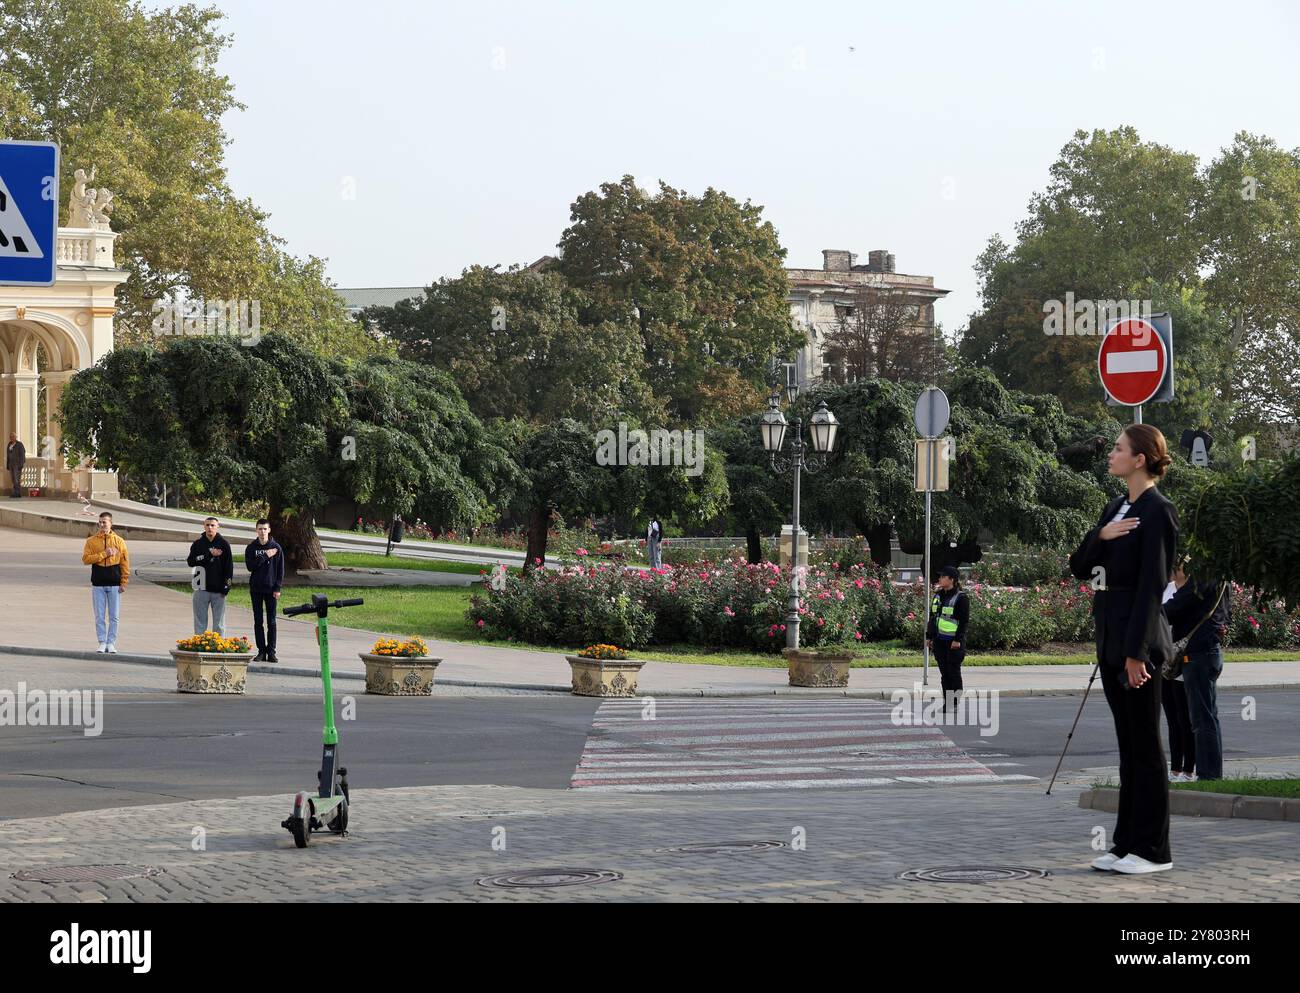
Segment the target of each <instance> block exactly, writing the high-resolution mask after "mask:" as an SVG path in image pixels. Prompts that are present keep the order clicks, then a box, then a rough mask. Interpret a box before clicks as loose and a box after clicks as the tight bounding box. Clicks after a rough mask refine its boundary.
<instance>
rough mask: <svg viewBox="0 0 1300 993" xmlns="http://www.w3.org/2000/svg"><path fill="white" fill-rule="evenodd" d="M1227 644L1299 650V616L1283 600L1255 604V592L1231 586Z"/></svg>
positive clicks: (1238, 586) (1234, 585) (1259, 601)
mask: <svg viewBox="0 0 1300 993" xmlns="http://www.w3.org/2000/svg"><path fill="white" fill-rule="evenodd" d="M1231 595H1232V605H1231V620H1230V622H1229V625H1228V643H1229V644H1231V645H1236V646H1238V647H1241V648H1300V612H1296V611H1288V610H1287V609H1286V605H1285V604H1284V603H1283V602H1282V601H1281V600H1262V601H1261V600H1256V598H1255V595H1254V593H1253V591H1251V590H1248V589H1246V587H1244V586H1240V585H1238V584H1237V583H1233V584H1232V594H1231Z"/></svg>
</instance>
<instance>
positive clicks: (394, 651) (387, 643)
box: [370, 636, 429, 659]
mask: <svg viewBox="0 0 1300 993" xmlns="http://www.w3.org/2000/svg"><path fill="white" fill-rule="evenodd" d="M370 654H371V655H385V656H390V657H392V658H404V659H410V658H418V657H421V656H424V655H428V654H429V646H428V645H426V644H425V643H424V641H423V639H421V638H418V637H414V636H413V637H410V638H407V639H406V640H405V641H398V640H397V639H396V638H380V639H379V640H378V641H376V642H375V643H374V645H373V646H372V647H371V649H370Z"/></svg>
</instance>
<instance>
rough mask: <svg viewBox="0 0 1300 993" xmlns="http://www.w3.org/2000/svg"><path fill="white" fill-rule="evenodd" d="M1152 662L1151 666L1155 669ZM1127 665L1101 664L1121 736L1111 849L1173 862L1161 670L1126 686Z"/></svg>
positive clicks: (1118, 853) (1145, 857)
mask: <svg viewBox="0 0 1300 993" xmlns="http://www.w3.org/2000/svg"><path fill="white" fill-rule="evenodd" d="M1152 668H1154V667H1153V666H1150V665H1148V667H1147V670H1148V671H1150V670H1151V669H1152ZM1122 672H1123V668H1122V667H1116V666H1114V665H1107V664H1105V663H1104V662H1103V663H1102V665H1101V687H1102V689H1103V690H1104V691H1105V693H1106V702H1107V703H1108V704H1110V712H1111V716H1112V717H1114V718H1115V736H1116V737H1117V738H1118V739H1119V763H1120V764H1119V815H1118V817H1117V818H1116V820H1115V835H1114V837H1113V838H1112V839H1111V840H1112V842H1113V844H1112V845H1111V849H1110V850H1111V851H1112V852H1114V853H1115V854H1116V855H1120V856H1124V855H1128V854H1130V853H1132V854H1134V855H1138V856H1140V857H1142V858H1144V859H1147V860H1148V861H1150V862H1159V863H1162V864H1163V863H1165V862H1172V861H1173V856H1172V855H1171V854H1170V851H1169V779H1168V776H1169V773H1168V771H1167V769H1166V766H1165V753H1164V749H1163V748H1162V747H1161V744H1160V670H1159V669H1156V671H1155V675H1154V676H1152V677H1151V678H1150V679H1149V680H1147V681H1146V682H1145V683H1143V684H1142V686H1141V688H1140V689H1136V690H1131V689H1125V687H1124V685H1123V684H1122V683H1121V682H1120V674H1121V673H1122Z"/></svg>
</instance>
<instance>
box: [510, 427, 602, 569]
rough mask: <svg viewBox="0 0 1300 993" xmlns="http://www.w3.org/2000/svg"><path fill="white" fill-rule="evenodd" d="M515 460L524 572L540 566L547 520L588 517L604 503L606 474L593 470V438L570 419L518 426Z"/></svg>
mask: <svg viewBox="0 0 1300 993" xmlns="http://www.w3.org/2000/svg"><path fill="white" fill-rule="evenodd" d="M513 439H514V445H513V451H514V453H515V459H516V461H517V462H518V464H519V466H520V468H521V469H522V470H523V472H524V476H525V480H526V482H525V485H524V486H522V487H521V488H520V489H519V491H518V494H519V495H518V506H519V509H520V510H521V511H522V512H523V513H524V515H525V516H526V519H527V521H528V553H527V560H526V561H525V563H524V568H525V569H526V570H531V569H535V568H541V567H543V566H545V564H546V538H547V530H548V529H549V527H550V523H551V514H553V513H555V512H556V511H558V512H559V513H560V514H562V515H564V516H565V517H577V516H580V515H584V514H592V513H595V512H597V511H599V510H600V509H602V508H603V507H604V505H605V503H606V501H607V500H608V494H609V485H610V479H609V474H608V473H607V472H606V471H604V470H603V469H598V468H597V466H596V465H595V456H594V453H595V450H596V441H595V436H594V435H593V434H592V433H591V431H589V430H588V429H587V428H586V427H584V426H583V425H582V424H580V423H578V422H577V421H575V420H573V419H572V418H567V417H566V418H561V419H560V420H558V421H552V422H551V423H549V424H544V425H542V426H540V427H529V426H527V425H523V424H518V426H517V428H516V430H515V432H514V435H513Z"/></svg>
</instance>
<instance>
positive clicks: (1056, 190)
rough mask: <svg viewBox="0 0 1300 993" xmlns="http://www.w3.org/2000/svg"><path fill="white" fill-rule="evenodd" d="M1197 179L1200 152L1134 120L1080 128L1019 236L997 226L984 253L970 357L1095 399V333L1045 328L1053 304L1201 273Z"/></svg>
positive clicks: (964, 345)
mask: <svg viewBox="0 0 1300 993" xmlns="http://www.w3.org/2000/svg"><path fill="white" fill-rule="evenodd" d="M1200 191H1201V184H1200V181H1199V178H1198V175H1197V163H1196V158H1195V156H1193V155H1189V154H1186V153H1182V152H1177V151H1175V150H1173V149H1170V148H1168V147H1167V146H1164V145H1159V144H1155V143H1151V142H1143V141H1142V140H1141V139H1140V137H1139V136H1138V134H1137V132H1136V131H1135V130H1134V129H1133V128H1129V127H1122V128H1117V129H1116V130H1114V131H1094V132H1092V133H1091V134H1089V133H1087V132H1084V131H1078V132H1076V133H1075V134H1074V136H1073V137H1072V138H1071V140H1070V141H1069V142H1068V143H1067V144H1066V145H1065V147H1064V148H1063V149H1062V150H1061V155H1060V157H1059V158H1058V159H1057V161H1056V162H1055V163H1053V164H1052V166H1051V170H1050V181H1049V183H1048V185H1047V187H1046V188H1045V189H1044V190H1043V191H1042V192H1040V193H1036V194H1035V195H1034V196H1033V197H1032V198H1031V200H1030V203H1029V210H1028V215H1027V216H1026V217H1025V218H1024V219H1022V220H1021V221H1019V222H1018V223H1017V225H1016V242H1015V244H1014V245H1007V244H1006V243H1005V242H1004V241H1003V240H1002V239H1001V238H1000V237H998V236H996V235H995V236H993V237H992V238H991V239H990V240H989V243H988V245H987V247H986V248H985V250H984V252H982V253H981V255H980V256H979V258H978V259H977V260H976V263H975V270H976V274H977V276H978V277H979V283H980V294H981V301H982V309H981V310H980V311H979V312H978V313H976V314H973V315H972V316H971V320H970V324H969V326H968V328H967V329H966V331H965V332H964V334H963V335H962V340H961V344H960V354H961V356H962V358H963V359H965V360H966V361H967V362H971V363H975V364H979V365H984V366H987V367H989V368H991V369H992V370H993V371H994V372H995V373H997V375H998V377H999V378H1000V379H1001V380H1002V382H1003V383H1004V384H1005V385H1006V386H1008V387H1010V388H1012V389H1020V390H1027V391H1032V392H1039V393H1052V394H1055V395H1056V396H1058V397H1060V398H1061V400H1062V402H1063V403H1065V404H1067V405H1068V407H1069V409H1071V410H1072V411H1075V412H1086V411H1089V410H1090V409H1095V408H1096V406H1097V404H1098V403H1100V400H1101V390H1100V386H1099V385H1098V382H1097V375H1096V355H1097V348H1098V345H1099V342H1098V339H1097V338H1096V337H1094V336H1091V335H1084V336H1076V335H1069V334H1066V335H1049V334H1047V333H1045V329H1044V319H1045V316H1046V314H1045V309H1044V308H1045V305H1046V304H1047V303H1048V302H1049V301H1061V302H1062V303H1064V301H1065V300H1066V294H1067V293H1070V294H1073V297H1074V299H1075V300H1076V301H1081V300H1091V301H1094V302H1095V301H1100V300H1129V299H1143V298H1145V297H1144V296H1143V291H1144V290H1145V289H1147V288H1148V287H1149V286H1150V285H1152V284H1160V285H1172V286H1176V287H1177V286H1184V285H1189V284H1190V283H1192V282H1193V281H1194V280H1195V278H1196V269H1197V261H1198V257H1199V254H1200V241H1199V238H1198V235H1197V231H1196V228H1195V221H1194V214H1195V207H1196V204H1197V202H1198V198H1199V196H1200ZM1070 317H1072V315H1066V319H1067V320H1069V319H1070ZM1103 320H1104V318H1103ZM1092 330H1093V333H1094V334H1095V332H1096V330H1097V329H1096V328H1095V326H1094V328H1093V329H1092Z"/></svg>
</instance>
